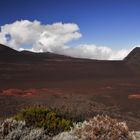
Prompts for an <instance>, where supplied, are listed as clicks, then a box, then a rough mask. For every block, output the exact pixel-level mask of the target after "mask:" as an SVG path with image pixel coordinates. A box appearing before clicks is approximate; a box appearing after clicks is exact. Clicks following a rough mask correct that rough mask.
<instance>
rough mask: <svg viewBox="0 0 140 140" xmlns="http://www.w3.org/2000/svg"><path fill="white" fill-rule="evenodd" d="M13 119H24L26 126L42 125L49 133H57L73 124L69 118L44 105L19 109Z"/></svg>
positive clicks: (68, 128)
mask: <svg viewBox="0 0 140 140" xmlns="http://www.w3.org/2000/svg"><path fill="white" fill-rule="evenodd" d="M14 119H15V120H17V121H20V120H25V122H26V125H27V126H34V127H44V129H46V130H47V131H48V132H49V133H53V135H54V134H58V133H60V132H62V131H67V130H70V127H72V126H73V123H72V121H71V120H70V119H69V118H66V117H64V116H61V114H59V112H55V111H54V110H52V109H48V108H45V107H29V108H26V109H23V110H22V111H20V112H19V113H18V114H17V115H16V116H15V117H14Z"/></svg>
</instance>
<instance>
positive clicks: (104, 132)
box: [53, 115, 134, 140]
mask: <svg viewBox="0 0 140 140" xmlns="http://www.w3.org/2000/svg"><path fill="white" fill-rule="evenodd" d="M133 137H134V136H132V135H131V133H130V132H129V130H128V127H127V125H126V123H125V122H118V121H117V120H116V119H112V118H110V117H108V116H102V115H100V116H99V115H97V116H96V117H94V118H93V119H90V120H89V121H84V122H83V123H77V124H75V126H74V128H73V129H72V130H71V131H70V132H63V133H61V134H59V135H57V136H56V137H54V139H53V140H134V138H133Z"/></svg>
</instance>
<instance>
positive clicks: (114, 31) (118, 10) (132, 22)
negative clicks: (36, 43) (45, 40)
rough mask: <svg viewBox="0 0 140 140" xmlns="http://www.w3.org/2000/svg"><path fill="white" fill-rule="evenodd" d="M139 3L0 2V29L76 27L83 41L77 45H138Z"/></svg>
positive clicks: (83, 0)
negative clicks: (29, 24)
mask: <svg viewBox="0 0 140 140" xmlns="http://www.w3.org/2000/svg"><path fill="white" fill-rule="evenodd" d="M139 7H140V1H139V0H0V11H1V12H0V18H1V20H0V26H2V25H4V24H7V23H12V22H15V21H16V20H21V19H23V20H24V19H26V20H31V21H33V20H39V21H41V22H42V23H43V24H52V23H54V22H63V23H76V24H77V25H78V26H79V28H80V32H81V34H82V38H80V39H79V40H77V41H74V42H72V43H71V44H72V45H76V44H83V43H85V44H96V45H101V46H108V47H111V48H113V49H123V48H131V47H132V46H134V45H139V44H140V8H139Z"/></svg>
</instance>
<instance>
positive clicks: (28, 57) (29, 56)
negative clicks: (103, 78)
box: [0, 44, 140, 64]
mask: <svg viewBox="0 0 140 140" xmlns="http://www.w3.org/2000/svg"><path fill="white" fill-rule="evenodd" d="M49 59H53V60H54V59H55V60H56V59H59V60H60V59H61V60H68V59H70V60H90V59H84V58H73V57H70V56H65V55H60V54H55V53H51V52H43V53H35V52H31V51H27V50H23V51H17V50H14V49H12V48H10V47H8V46H6V45H2V44H0V61H46V60H49ZM90 61H93V60H90ZM100 61H103V60H100ZM124 61H126V62H129V63H131V64H140V47H136V48H134V49H133V50H132V51H131V52H130V53H129V54H128V55H127V56H126V57H125V58H124Z"/></svg>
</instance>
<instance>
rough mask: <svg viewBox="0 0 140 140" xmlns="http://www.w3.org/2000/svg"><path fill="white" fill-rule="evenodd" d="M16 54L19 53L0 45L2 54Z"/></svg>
mask: <svg viewBox="0 0 140 140" xmlns="http://www.w3.org/2000/svg"><path fill="white" fill-rule="evenodd" d="M15 53H18V51H16V50H14V49H12V48H10V47H8V46H5V45H2V44H0V54H15Z"/></svg>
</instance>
